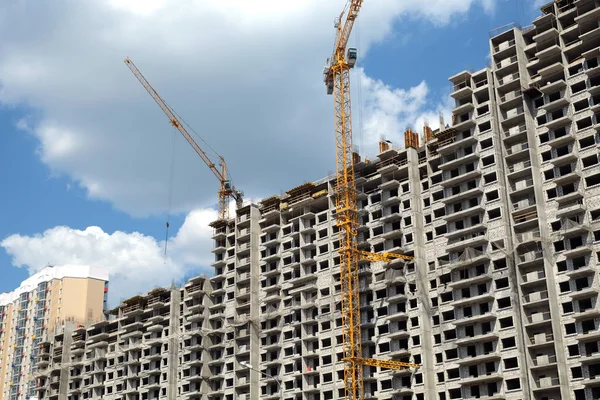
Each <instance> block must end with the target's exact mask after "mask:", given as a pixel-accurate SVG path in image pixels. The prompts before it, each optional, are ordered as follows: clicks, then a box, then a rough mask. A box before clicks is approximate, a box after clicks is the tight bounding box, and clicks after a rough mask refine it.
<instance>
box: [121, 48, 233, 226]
mask: <svg viewBox="0 0 600 400" xmlns="http://www.w3.org/2000/svg"><path fill="white" fill-rule="evenodd" d="M125 64H127V67H129V69H130V70H131V72H133V75H135V77H136V78H137V79H138V80H139V81H140V83H141V84H142V85H143V86H144V88H146V90H147V91H148V93H150V96H152V98H153V99H154V101H156V103H157V104H158V105H159V107H160V108H161V109H162V110H163V111H164V113H165V114H166V115H167V117H169V121H170V122H171V125H173V126H174V127H175V128H177V129H178V130H179V132H181V134H182V135H183V137H184V138H185V140H187V141H188V143H189V144H190V145H191V146H192V147H193V148H194V150H195V151H196V153H197V154H198V155H199V156H200V158H201V159H202V160H203V161H204V162H205V163H206V165H207V166H208V168H210V170H211V171H212V172H213V174H215V176H216V177H217V179H218V180H219V182H220V183H221V187H220V189H219V216H218V219H219V220H226V219H228V218H229V198H230V197H232V198H233V199H235V201H236V204H237V207H238V208H240V207H241V205H242V203H243V195H244V193H243V192H242V191H240V190H237V189H236V188H235V187H234V186H233V185H232V183H231V181H230V180H229V179H228V178H227V165H226V164H225V159H224V158H223V157H221V156H220V155H217V156H218V157H219V159H220V164H221V170H220V171H219V170H218V169H217V167H216V166H215V164H214V163H213V162H212V161H211V160H210V158H209V157H208V155H207V154H206V152H205V151H204V150H202V148H201V147H200V146H199V145H198V143H196V141H195V140H194V138H193V137H192V135H190V134H189V132H188V131H187V129H185V127H184V126H183V124H182V123H181V122H180V121H179V119H178V118H177V116H176V114H175V112H174V111H173V109H172V108H171V107H169V105H168V104H167V103H166V102H165V101H164V100H163V99H162V97H160V96H159V94H158V93H157V92H156V90H154V88H153V87H152V86H151V85H150V83H149V82H148V81H147V80H146V78H144V75H142V73H141V72H140V70H139V69H138V68H137V67H136V66H135V64H134V63H133V61H131V60H130V59H129V57H127V58H126V59H125Z"/></svg>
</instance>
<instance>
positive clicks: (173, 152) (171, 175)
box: [164, 127, 177, 264]
mask: <svg viewBox="0 0 600 400" xmlns="http://www.w3.org/2000/svg"><path fill="white" fill-rule="evenodd" d="M176 135H177V132H175V127H173V146H172V150H171V171H170V173H169V204H168V208H167V223H166V232H165V255H164V256H165V260H164V263H165V264H166V263H167V248H168V245H169V226H170V225H169V222H170V220H171V204H172V201H173V173H174V172H173V171H174V169H175V144H176V141H175V139H176Z"/></svg>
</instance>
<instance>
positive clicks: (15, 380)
mask: <svg viewBox="0 0 600 400" xmlns="http://www.w3.org/2000/svg"><path fill="white" fill-rule="evenodd" d="M107 285H108V273H107V272H106V271H105V270H103V269H101V268H96V267H90V266H82V265H68V266H50V267H46V268H44V269H42V270H40V271H39V272H37V273H36V274H34V275H32V276H31V277H29V278H28V279H26V280H25V281H23V283H22V284H21V285H20V286H19V288H17V289H16V290H15V291H13V292H11V293H4V294H1V295H0V315H1V317H0V320H1V323H2V330H1V333H0V345H1V348H0V368H1V370H0V400H21V399H27V398H29V397H30V396H33V395H35V393H34V388H35V379H34V375H35V374H36V367H35V363H36V361H37V356H38V353H39V351H40V343H41V341H42V339H43V337H44V336H46V335H47V334H48V332H54V331H55V330H56V329H57V328H58V327H61V326H62V325H64V324H65V322H69V323H73V324H86V323H92V322H97V321H100V320H102V318H103V312H104V305H105V297H106V292H107V290H108V286H107Z"/></svg>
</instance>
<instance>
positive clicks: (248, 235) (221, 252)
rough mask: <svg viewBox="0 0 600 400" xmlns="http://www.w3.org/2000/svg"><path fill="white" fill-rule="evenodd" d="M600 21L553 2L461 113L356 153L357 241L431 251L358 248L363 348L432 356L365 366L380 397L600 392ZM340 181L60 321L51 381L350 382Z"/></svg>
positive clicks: (244, 220)
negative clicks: (189, 264) (206, 254)
mask: <svg viewBox="0 0 600 400" xmlns="http://www.w3.org/2000/svg"><path fill="white" fill-rule="evenodd" d="M599 19H600V1H597V0H596V1H594V0H578V1H558V2H553V3H550V4H548V5H546V6H544V7H542V15H541V16H540V17H538V18H537V19H536V20H535V21H534V22H533V25H531V26H529V27H527V28H519V27H511V28H507V29H505V30H503V31H500V32H498V33H497V34H494V36H493V37H492V38H491V39H490V48H491V56H492V64H491V65H490V67H488V68H484V69H481V70H479V71H463V72H460V73H458V74H456V75H454V76H452V77H451V78H450V81H451V82H452V84H453V85H454V90H453V92H452V97H453V98H454V99H455V101H456V107H455V108H454V110H453V118H452V121H447V124H446V123H443V122H442V124H441V126H440V128H439V129H437V130H431V129H429V128H427V127H425V129H424V131H423V136H422V137H420V135H419V134H417V133H415V132H412V131H407V132H406V134H405V145H404V147H403V148H401V149H396V148H391V147H390V146H389V144H387V143H385V142H382V143H381V144H380V154H379V155H378V156H377V158H376V159H373V160H371V161H366V160H362V161H361V160H360V158H359V157H358V156H357V155H356V156H355V161H356V164H355V174H356V179H355V182H356V187H357V191H358V208H359V218H360V221H359V222H360V227H359V230H358V242H359V249H360V250H365V251H371V252H374V253H382V252H390V253H400V254H406V255H409V256H412V257H414V260H413V261H410V262H406V261H404V260H400V259H399V260H395V261H393V262H389V263H383V262H368V261H360V266H359V276H360V297H361V310H360V311H361V317H362V320H361V322H362V328H361V329H362V349H363V353H364V354H363V356H364V357H371V356H376V357H378V358H380V359H389V360H396V361H402V362H410V363H415V364H420V365H421V367H420V368H418V369H401V370H384V369H379V368H376V367H370V366H364V397H365V398H366V399H379V400H381V399H393V400H429V399H440V400H449V399H475V398H482V399H489V400H491V399H515V400H516V399H519V400H544V399H545V400H550V399H554V400H558V399H576V400H586V399H598V398H600V358H599V357H598V354H599V352H600V350H599V348H600V307H599V305H598V293H599V288H600V285H599V283H598V268H599V266H600V264H599V258H600V244H599V240H600V168H599V160H600V159H599V154H600V66H599V63H600V24H599V22H598V21H599ZM335 186H336V180H335V177H334V176H332V177H327V178H325V179H323V180H321V181H318V182H312V183H305V184H303V185H301V186H298V187H296V188H294V189H291V190H289V191H287V192H286V193H285V194H284V195H282V196H274V197H271V198H268V199H264V200H263V201H262V202H260V203H259V204H248V205H246V206H243V207H241V208H239V209H238V210H237V212H236V215H235V216H233V217H232V218H231V219H228V220H220V221H218V222H216V223H215V224H213V226H214V235H213V239H214V248H213V250H212V251H213V253H214V254H215V262H214V263H213V264H212V266H213V267H214V269H215V274H214V276H213V277H211V278H210V279H206V280H205V279H203V278H198V279H197V280H193V281H191V282H190V283H189V284H188V285H186V286H184V287H183V288H177V289H170V290H166V291H159V292H156V293H150V294H148V295H147V296H141V297H140V298H136V299H133V300H130V301H128V302H127V303H126V304H123V305H122V306H120V307H119V308H118V309H117V310H116V311H115V312H116V316H115V317H114V318H113V319H110V320H108V321H106V322H103V323H100V324H96V325H93V326H90V327H87V328H86V329H81V328H80V329H78V330H76V331H74V332H72V333H69V335H70V336H69V339H68V340H67V339H65V337H64V336H59V337H58V339H57V338H54V339H52V338H49V339H48V342H45V343H47V345H49V346H51V347H50V348H49V350H52V349H55V348H61V349H62V352H63V353H62V354H65V352H66V351H68V352H69V357H66V358H65V356H63V357H62V359H60V360H59V359H56V360H54V359H52V360H50V361H51V362H50V363H46V364H44V365H43V366H42V365H40V366H39V373H42V371H45V370H48V371H58V372H57V373H58V376H59V377H60V379H59V380H58V382H59V383H58V384H57V385H56V386H55V389H56V390H58V392H53V391H48V390H47V389H45V388H46V386H45V385H46V382H47V381H42V380H40V385H42V383H43V385H44V389H41V390H39V392H38V393H39V397H40V399H54V398H60V399H63V398H67V399H69V400H79V399H94V398H104V399H126V400H134V399H136V400H149V399H169V400H174V399H190V400H192V399H194V400H199V399H202V400H217V399H219V400H221V399H224V400H237V399H243V400H258V399H286V400H333V399H341V398H343V397H344V396H345V393H344V383H343V381H344V376H343V374H344V363H343V361H342V358H343V348H342V332H341V326H342V315H341V294H340V291H341V288H340V256H339V253H338V251H337V249H338V247H339V236H338V232H337V231H338V227H337V224H336V215H335V214H336V212H335V210H336V205H335V201H334V193H335ZM192 287H194V288H195V289H194V290H191V289H190V288H192ZM156 298H158V300H155V299H156ZM53 363H54V364H53ZM44 376H47V375H44ZM57 379H58V378H57ZM51 384H52V381H51V382H50V385H51ZM56 396H59V397H56ZM64 396H66V397H64Z"/></svg>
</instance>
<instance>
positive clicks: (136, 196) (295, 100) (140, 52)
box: [0, 0, 495, 216]
mask: <svg viewBox="0 0 600 400" xmlns="http://www.w3.org/2000/svg"><path fill="white" fill-rule="evenodd" d="M345 2H346V0H337V1H326V2H323V1H321V0H306V1H300V2H291V1H277V0H256V1H252V2H249V1H246V0H221V1H213V2H207V1H199V0H177V1H175V0H152V1H140V0H128V1H125V0H121V1H117V0H111V1H109V2H106V1H101V0H89V1H79V0H55V1H53V2H51V3H49V2H42V3H40V2H37V1H33V0H22V1H19V2H8V3H7V2H4V3H3V4H2V5H0V53H1V54H2V57H1V58H0V104H4V105H8V106H13V105H25V106H28V107H30V108H31V109H32V110H33V111H32V115H31V116H29V117H28V118H26V119H23V120H22V122H21V123H20V124H19V127H20V128H24V129H25V128H26V130H27V131H28V132H30V134H33V135H35V137H37V138H38V139H39V154H40V157H41V159H42V161H43V162H44V163H45V164H47V165H48V166H49V167H50V168H51V169H52V171H53V173H56V174H63V175H66V176H68V177H70V178H71V179H72V180H73V181H74V182H76V183H78V184H79V185H80V186H81V187H83V188H84V189H85V190H86V191H87V193H88V195H89V196H90V197H91V198H95V199H102V200H107V201H110V202H112V203H113V204H114V205H115V207H116V208H118V209H121V210H124V211H126V212H128V213H129V214H131V215H135V216H145V215H148V214H151V213H160V212H161V211H164V209H165V208H166V207H167V199H168V194H167V191H168V187H169V176H170V164H171V151H170V149H171V145H172V140H173V128H172V127H170V126H169V124H168V121H167V119H166V117H165V116H164V115H162V113H161V111H160V110H159V109H158V107H157V106H156V105H155V104H154V103H153V101H152V100H151V98H150V97H149V96H148V95H147V93H145V91H144V90H143V88H142V87H141V85H139V83H138V82H137V81H136V79H135V78H134V77H133V76H132V75H131V73H130V72H129V71H128V70H127V68H126V66H125V64H124V63H123V62H122V60H123V59H124V58H125V57H126V56H131V57H132V59H133V61H134V62H136V64H137V65H138V66H139V67H140V69H141V70H142V72H143V73H144V75H145V76H146V77H147V78H148V79H149V81H150V82H151V83H152V84H153V85H154V86H155V87H156V89H157V90H158V91H159V93H161V95H162V96H163V97H164V98H165V99H166V100H167V101H168V102H169V103H170V104H171V105H172V106H173V107H174V108H175V109H176V110H177V111H178V113H179V114H180V115H182V116H183V117H184V118H185V119H186V120H187V121H188V122H189V123H190V125H192V126H193V127H194V128H195V129H196V130H197V131H198V132H199V133H200V134H201V135H202V137H204V138H205V139H206V140H207V141H208V142H209V143H210V144H211V145H212V146H213V147H214V148H215V149H217V150H218V151H219V152H220V153H221V154H222V155H223V156H224V157H225V158H226V160H227V162H228V166H229V167H230V170H231V171H232V177H233V179H234V182H235V183H236V185H237V186H238V187H239V188H241V189H243V190H245V191H246V192H247V193H249V194H250V195H256V194H257V193H267V194H268V193H279V192H280V190H282V189H288V188H290V187H293V186H295V185H296V184H297V183H300V182H303V181H305V180H312V179H317V178H319V177H321V176H322V175H323V174H324V171H328V170H332V169H333V166H334V157H333V156H332V154H333V151H334V150H333V149H334V148H335V147H334V135H333V124H332V108H333V106H332V98H331V97H328V96H326V94H325V88H324V85H323V83H322V82H321V75H320V71H321V68H322V65H323V62H324V61H325V59H326V57H327V56H328V55H329V54H330V51H331V46H332V43H333V36H334V31H333V18H334V17H335V16H337V15H339V12H340V10H341V9H342V8H343V6H344V4H345ZM494 3H495V1H494V0H432V1H428V2H413V1H389V0H371V1H369V2H367V3H365V5H364V7H363V10H362V11H361V15H360V35H361V37H360V42H361V43H360V44H361V49H360V54H361V56H362V57H365V56H366V54H367V51H368V48H369V47H370V46H371V45H372V44H373V43H374V42H376V41H379V40H382V39H383V38H386V37H388V38H389V37H390V34H391V32H392V26H393V24H394V23H395V22H396V21H398V20H399V18H420V19H427V20H429V21H431V22H432V23H434V24H445V23H448V22H450V21H451V20H453V18H456V17H457V16H459V15H464V14H465V13H466V12H467V11H468V10H469V9H470V8H471V7H473V6H474V5H477V6H479V7H483V8H484V9H485V10H486V11H488V12H491V11H493V5H494ZM353 41H354V38H353ZM451 72H452V71H449V73H451ZM415 73H417V74H418V71H417V72H415ZM365 82H366V86H368V88H367V89H365V98H373V99H375V101H376V103H377V104H379V107H377V106H372V107H367V109H366V110H365V113H364V119H365V121H366V122H367V123H368V127H367V130H368V131H375V130H378V131H379V130H382V129H385V130H397V129H400V130H403V129H404V126H401V125H398V124H399V122H398V121H394V118H390V117H389V116H390V115H392V116H393V114H394V113H395V110H397V109H398V107H409V108H410V109H409V110H408V111H405V112H406V113H408V114H409V115H410V116H411V118H412V117H413V116H414V115H413V114H414V113H413V110H415V109H422V108H423V104H422V101H423V99H424V97H423V96H424V91H426V89H427V87H426V85H419V86H417V87H416V88H412V89H408V90H407V91H405V92H402V91H400V92H396V91H393V90H391V89H390V90H388V88H386V87H385V85H383V84H380V83H378V82H377V81H374V80H368V79H365ZM369 90H381V92H377V93H370V92H369ZM382 96H388V97H389V98H390V100H393V101H397V102H396V103H393V104H391V105H388V104H387V103H386V98H385V97H382ZM426 108H427V107H426ZM402 121H404V120H402ZM380 122H381V123H382V124H384V125H383V126H382V127H379V126H378V127H376V128H375V127H374V124H375V123H380ZM176 140H177V142H176V143H177V146H176V153H175V154H176V159H175V167H174V168H175V170H174V171H175V173H174V177H175V178H174V182H173V195H172V199H173V200H172V201H173V204H172V209H173V211H174V212H187V211H189V210H191V209H194V208H204V207H207V206H208V205H210V204H214V202H215V198H216V191H217V188H218V183H217V182H216V181H215V179H214V177H213V176H212V174H211V173H210V172H209V171H208V169H207V168H206V166H205V165H204V164H203V163H202V161H201V160H200V159H199V158H198V157H197V156H196V155H195V154H194V152H193V150H192V149H191V148H190V146H189V145H188V144H187V143H185V142H184V140H183V138H181V137H180V136H179V135H177V136H176ZM368 151H370V152H371V151H374V150H373V148H371V149H368Z"/></svg>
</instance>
